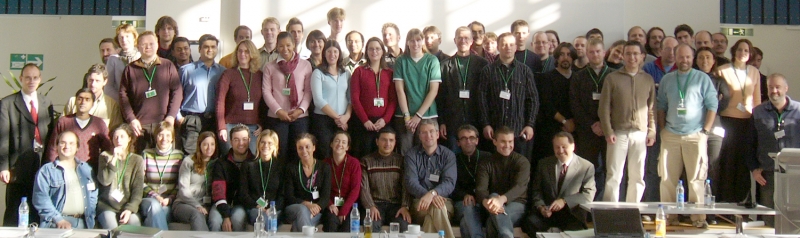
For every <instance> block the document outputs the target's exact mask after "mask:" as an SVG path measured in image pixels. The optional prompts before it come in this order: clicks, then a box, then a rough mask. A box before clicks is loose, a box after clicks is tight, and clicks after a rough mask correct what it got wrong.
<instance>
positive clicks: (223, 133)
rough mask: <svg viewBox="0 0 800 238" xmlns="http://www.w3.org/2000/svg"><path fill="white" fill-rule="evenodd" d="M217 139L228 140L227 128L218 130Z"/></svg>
mask: <svg viewBox="0 0 800 238" xmlns="http://www.w3.org/2000/svg"><path fill="white" fill-rule="evenodd" d="M219 139H220V140H221V141H223V142H228V130H219Z"/></svg>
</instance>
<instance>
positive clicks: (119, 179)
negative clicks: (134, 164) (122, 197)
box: [116, 153, 131, 189]
mask: <svg viewBox="0 0 800 238" xmlns="http://www.w3.org/2000/svg"><path fill="white" fill-rule="evenodd" d="M130 158H131V154H130V153H128V156H126V157H125V166H124V167H123V168H122V171H121V172H120V171H119V170H117V189H119V188H120V187H122V179H123V178H125V170H127V169H128V161H129V160H130ZM116 167H117V168H119V160H117V165H116Z"/></svg>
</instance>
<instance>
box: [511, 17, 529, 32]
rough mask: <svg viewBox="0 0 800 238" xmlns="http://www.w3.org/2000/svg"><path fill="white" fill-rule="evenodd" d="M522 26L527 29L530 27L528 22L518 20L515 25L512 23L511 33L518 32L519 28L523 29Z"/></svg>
mask: <svg viewBox="0 0 800 238" xmlns="http://www.w3.org/2000/svg"><path fill="white" fill-rule="evenodd" d="M521 26H525V27H527V26H528V22H527V21H525V20H516V21H514V23H511V32H514V30H516V29H517V27H521Z"/></svg>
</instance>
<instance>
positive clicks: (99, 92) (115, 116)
mask: <svg viewBox="0 0 800 238" xmlns="http://www.w3.org/2000/svg"><path fill="white" fill-rule="evenodd" d="M83 78H84V80H85V81H84V84H86V88H89V89H90V90H91V91H92V94H94V98H95V101H94V103H92V108H91V109H89V114H91V115H92V116H96V117H99V118H100V119H103V122H105V123H106V127H108V129H112V130H113V129H115V128H117V126H118V125H119V124H121V123H122V115H121V114H120V111H119V104H117V101H114V99H113V98H111V97H110V96H108V95H106V94H105V87H106V84H107V83H108V71H106V66H105V65H103V64H94V65H92V67H90V68H89V71H87V72H86V74H85V75H84V77H83ZM76 101H77V100H76V98H75V97H70V98H69V101H67V105H64V112H63V115H69V114H73V113H77V112H78V108H77V107H76V105H77V104H76Z"/></svg>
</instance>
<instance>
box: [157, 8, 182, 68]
mask: <svg viewBox="0 0 800 238" xmlns="http://www.w3.org/2000/svg"><path fill="white" fill-rule="evenodd" d="M155 33H156V34H157V36H158V57H161V58H167V59H168V58H169V57H171V56H172V48H170V46H172V40H174V39H175V37H176V36H179V35H180V34H179V33H178V22H176V21H175V19H173V18H172V17H170V16H162V17H161V18H158V21H156V29H155Z"/></svg>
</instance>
